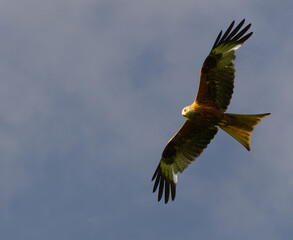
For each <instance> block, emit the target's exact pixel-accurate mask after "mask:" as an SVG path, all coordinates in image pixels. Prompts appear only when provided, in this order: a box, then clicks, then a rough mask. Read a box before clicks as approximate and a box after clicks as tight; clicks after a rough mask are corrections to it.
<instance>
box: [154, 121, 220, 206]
mask: <svg viewBox="0 0 293 240" xmlns="http://www.w3.org/2000/svg"><path fill="white" fill-rule="evenodd" d="M217 131H218V128H217V127H200V126H197V125H196V124H195V123H193V122H191V121H189V120H186V121H185V123H184V124H183V126H182V127H181V128H180V130H179V131H178V132H177V133H176V134H175V136H174V137H173V138H172V139H171V140H170V141H169V142H168V144H167V146H166V147H165V149H164V151H163V154H162V158H161V161H160V163H159V166H158V167H157V169H156V171H155V173H154V175H153V178H152V181H153V180H155V184H154V188H153V192H155V191H156V190H157V189H158V190H159V191H158V201H160V200H161V199H162V196H163V193H164V191H165V203H167V202H168V201H169V196H170V192H171V198H172V200H174V199H175V196H176V182H175V181H174V176H173V174H176V175H177V173H178V172H183V171H184V169H185V168H187V167H188V165H189V164H190V163H191V162H193V161H194V160H195V159H196V158H197V157H198V156H199V155H200V154H201V153H202V151H203V150H204V149H205V148H206V147H207V145H208V144H209V143H210V141H211V139H213V138H214V136H215V134H216V133H217Z"/></svg>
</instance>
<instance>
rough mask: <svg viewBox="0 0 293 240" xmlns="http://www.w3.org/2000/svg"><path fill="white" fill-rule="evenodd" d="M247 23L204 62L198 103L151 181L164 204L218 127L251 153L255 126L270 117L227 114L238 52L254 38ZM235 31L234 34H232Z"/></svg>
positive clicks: (218, 43) (216, 46) (222, 38)
mask: <svg viewBox="0 0 293 240" xmlns="http://www.w3.org/2000/svg"><path fill="white" fill-rule="evenodd" d="M244 21H245V19H243V20H242V21H241V22H240V23H239V25H238V26H236V27H235V28H234V29H233V26H234V23H235V22H234V21H233V22H232V23H231V24H230V26H229V27H228V29H227V30H226V31H225V33H224V34H223V35H222V31H221V32H220V33H219V35H218V37H217V39H216V41H215V43H214V45H213V47H212V50H211V52H210V54H209V55H208V56H207V58H206V59H205V61H204V63H203V66H202V69H201V72H200V83H199V88H198V92H197V96H196V99H195V101H194V102H193V103H192V104H191V105H189V106H187V107H185V108H183V110H182V115H183V116H184V117H185V118H186V120H185V122H184V124H183V125H182V127H181V128H180V129H179V131H178V132H177V133H176V134H175V135H174V136H173V137H172V138H171V139H170V140H169V142H168V144H167V146H166V147H165V149H164V151H163V153H162V157H161V161H160V163H159V166H158V167H157V169H156V171H155V173H154V175H153V178H152V181H153V180H155V184H154V188H153V192H155V191H156V190H157V189H158V201H160V200H161V199H162V196H163V193H164V192H165V203H167V202H168V201H169V196H170V193H171V198H172V200H173V201H174V199H175V196H176V184H177V173H178V172H180V173H182V172H183V171H184V169H185V168H187V167H188V165H189V164H190V163H192V162H193V161H195V159H196V158H197V157H198V156H199V155H200V154H201V153H202V151H203V150H204V149H205V148H206V147H207V145H208V144H209V143H210V141H211V140H212V139H213V138H214V136H215V135H216V133H217V131H218V127H220V128H221V129H223V130H224V131H225V132H227V133H228V134H230V135H231V136H232V137H234V138H235V139H236V140H237V141H239V142H240V143H241V144H242V145H243V146H244V147H245V148H246V149H247V150H248V151H250V136H251V133H252V131H253V129H254V126H255V125H256V124H258V123H259V122H260V121H261V119H262V118H263V117H265V116H267V115H269V114H270V113H264V114H250V115H247V114H245V115H244V114H231V113H225V112H226V110H227V108H228V105H229V103H230V100H231V97H232V93H233V87H234V77H235V68H234V64H233V61H234V60H235V58H236V56H235V51H236V50H237V49H238V48H240V47H241V45H242V44H243V43H244V42H245V41H246V40H247V39H248V38H249V37H250V36H251V35H252V32H250V33H248V34H246V32H247V31H248V29H249V28H250V26H251V24H248V25H247V26H246V27H244V28H243V29H241V28H242V26H243V24H244ZM232 29H233V30H232Z"/></svg>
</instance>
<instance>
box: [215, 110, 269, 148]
mask: <svg viewBox="0 0 293 240" xmlns="http://www.w3.org/2000/svg"><path fill="white" fill-rule="evenodd" d="M267 115H270V113H264V114H250V115H244V114H231V113H225V115H224V120H223V121H222V122H221V123H220V124H219V126H220V128H222V129H223V130H224V131H225V132H227V133H228V134H230V135H231V136H232V137H233V138H235V139H236V140H237V141H239V142H240V143H241V144H242V145H243V146H244V147H245V148H246V149H247V150H248V151H250V136H251V133H252V131H253V129H254V126H255V125H256V124H258V123H259V122H260V121H261V119H262V118H263V117H265V116H267Z"/></svg>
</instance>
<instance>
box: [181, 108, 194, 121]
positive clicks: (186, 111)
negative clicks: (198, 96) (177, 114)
mask: <svg viewBox="0 0 293 240" xmlns="http://www.w3.org/2000/svg"><path fill="white" fill-rule="evenodd" d="M191 112H192V108H191V106H187V107H185V108H183V109H182V116H184V117H186V118H188V116H189V115H190V113H191Z"/></svg>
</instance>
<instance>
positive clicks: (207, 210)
mask: <svg viewBox="0 0 293 240" xmlns="http://www.w3.org/2000/svg"><path fill="white" fill-rule="evenodd" d="M292 16H293V4H292V2H291V1H281V2H278V4H276V2H275V1H260V0H258V1H252V0H247V1H239V0H236V1H228V0H225V1H221V2H220V1H206V0H199V1H190V0H180V1H175V0H171V1H162V0H156V1H154V0H148V1H140V0H121V1H118V0H117V1H114V0H108V1H106V0H104V1H102V0H101V1H97V0H72V1H69V0H58V1H57V0H51V1H42V0H41V1H40V0H26V1H23V0H13V1H11V0H10V1H8V0H7V1H5V0H4V1H2V2H1V3H0V32H1V34H0V77H1V81H0V114H1V115H0V159H1V160H0V209H1V214H0V237H1V239H30V240H33V239H44V240H46V239H71V240H74V239H105V240H106V239H141V240H144V239H154V240H155V239H170V240H172V239H181V238H184V239H210V240H213V239H217V240H221V239H225V240H227V239H228V240H229V239H231V240H232V239H233V240H234V239H238V240H241V239H245V240H247V239H266V240H273V239H292V236H293V205H292V201H293V174H292V173H293V160H292V159H293V148H292V135H293V126H292V119H293V114H292V102H293V96H292V89H293V83H292V52H293V47H292V42H293V29H292V21H293V17H292ZM243 18H246V20H247V23H252V27H251V30H252V31H253V32H254V34H253V36H252V37H251V38H250V39H249V40H248V41H247V42H246V43H245V44H244V45H243V46H242V47H241V48H240V49H239V50H238V51H237V59H236V61H235V65H236V79H235V89H234V95H233V98H232V101H231V105H230V107H229V109H228V112H232V113H263V112H271V113H272V115H271V116H269V117H267V118H265V119H264V120H263V122H262V123H261V124H260V125H258V126H257V128H256V130H255V131H254V134H253V136H252V150H251V152H247V151H246V149H245V148H244V147H243V146H241V144H239V143H238V142H236V141H235V140H234V139H232V138H231V137H230V136H229V135H228V134H226V133H224V132H222V131H219V132H218V134H217V136H216V137H215V138H214V140H213V141H212V142H211V144H210V145H209V146H208V148H207V149H206V150H205V151H204V152H203V154H202V155H201V156H200V157H199V158H198V159H197V161H196V162H195V163H193V164H192V165H190V166H189V168H188V169H187V170H186V171H185V172H184V174H182V175H181V174H180V175H179V176H178V186H177V197H176V200H175V201H174V202H170V203H169V204H168V205H165V204H164V203H163V202H160V203H158V202H157V195H156V194H153V193H152V187H153V183H152V182H151V181H150V180H151V177H152V174H153V172H154V170H155V168H156V167H157V164H158V162H159V160H160V156H161V153H162V150H163V148H164V147H165V145H166V143H167V141H168V140H169V139H170V138H171V137H172V136H173V134H174V133H175V132H176V131H177V130H178V128H179V127H180V126H181V125H182V123H183V122H184V119H183V117H182V116H181V110H182V108H183V107H184V106H186V105H189V104H191V103H192V101H193V100H194V98H195V94H196V92H197V86H198V80H199V71H200V68H201V65H202V63H203V61H204V59H205V57H206V56H207V54H208V53H209V51H210V49H211V47H212V45H213V43H214V41H215V38H216V37H217V34H218V33H219V31H220V30H221V29H223V30H224V29H226V28H227V27H228V26H229V24H230V23H231V21H232V20H236V22H239V21H241V20H242V19H243Z"/></svg>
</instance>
